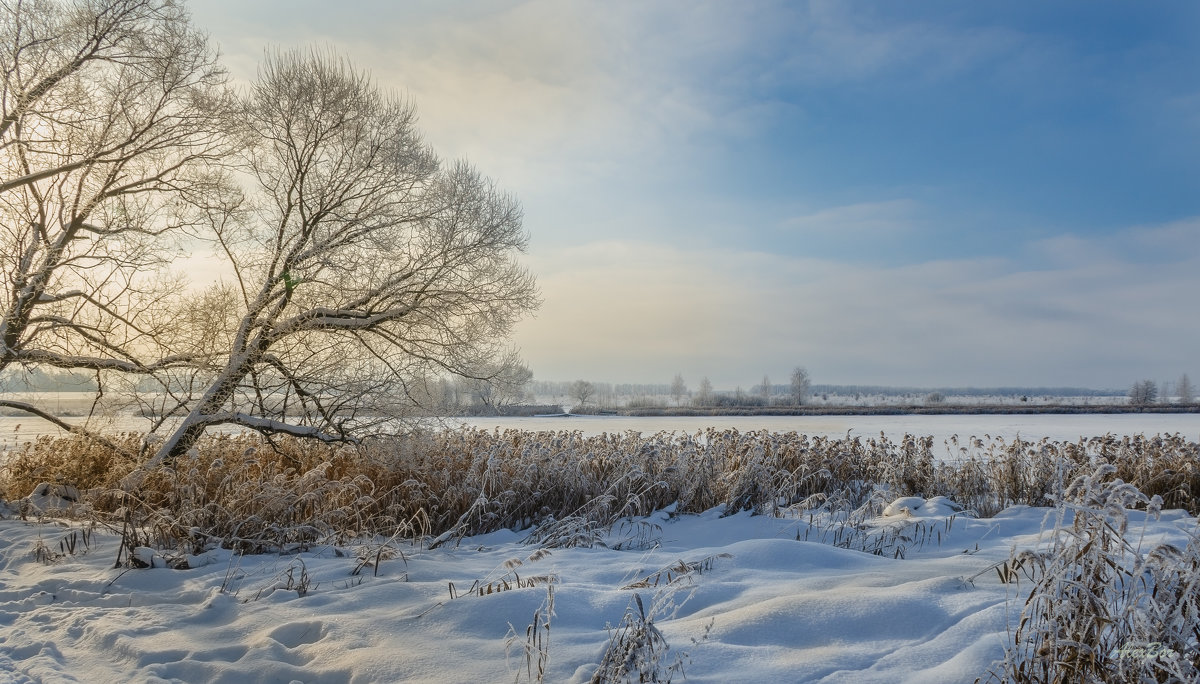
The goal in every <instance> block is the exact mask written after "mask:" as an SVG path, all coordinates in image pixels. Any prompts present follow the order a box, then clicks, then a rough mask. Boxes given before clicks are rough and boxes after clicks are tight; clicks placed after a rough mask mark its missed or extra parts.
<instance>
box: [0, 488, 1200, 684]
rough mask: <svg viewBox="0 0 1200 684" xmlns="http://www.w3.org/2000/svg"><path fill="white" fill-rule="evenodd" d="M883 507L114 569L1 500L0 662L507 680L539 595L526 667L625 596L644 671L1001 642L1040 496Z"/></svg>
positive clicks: (577, 663)
mask: <svg viewBox="0 0 1200 684" xmlns="http://www.w3.org/2000/svg"><path fill="white" fill-rule="evenodd" d="M901 503H907V504H908V506H907V508H908V509H909V512H904V511H899V509H900V506H896V507H894V509H896V511H899V512H897V513H896V514H895V515H893V516H888V517H884V518H879V519H876V521H875V523H874V524H875V525H876V526H877V527H879V528H880V529H882V528H886V527H887V526H889V525H892V526H895V525H901V526H904V525H907V526H908V527H907V529H908V530H909V531H910V533H917V536H919V537H921V538H924V539H926V543H925V544H924V545H923V546H921V547H920V548H917V546H916V545H915V544H914V545H910V546H909V547H908V548H907V549H906V550H905V552H904V553H903V556H904V557H903V558H902V559H897V558H894V557H893V556H894V555H896V554H895V550H894V547H890V548H889V549H888V550H887V552H886V555H884V556H878V555H873V554H870V553H864V552H861V551H853V550H846V549H841V548H835V547H833V546H830V545H826V544H823V543H819V542H817V541H802V540H797V536H799V537H801V538H803V537H804V536H805V534H804V533H805V530H806V529H807V524H806V523H805V522H804V521H802V520H799V519H795V518H786V517H785V518H772V517H768V516H752V515H750V514H748V513H742V514H738V515H733V516H729V517H721V516H720V511H719V510H712V511H709V512H707V513H704V514H702V515H692V516H675V515H672V514H671V513H670V512H669V511H661V512H659V513H656V514H654V515H652V516H650V517H649V518H646V519H643V520H641V521H639V522H640V523H644V524H638V525H633V526H625V527H618V528H616V529H614V530H613V532H614V535H613V536H610V537H609V538H608V545H609V546H617V544H618V542H619V541H621V540H627V543H626V544H625V546H632V547H633V548H628V549H626V550H614V549H612V548H601V547H594V548H574V549H552V550H550V551H549V553H548V554H545V555H544V556H543V555H542V554H539V553H538V548H537V547H534V546H529V545H525V544H522V539H523V538H524V536H525V533H521V532H511V531H504V532H498V533H493V534H489V535H485V536H480V537H473V538H467V539H465V540H463V541H462V543H461V544H459V545H457V546H451V547H440V548H437V549H435V550H428V549H423V548H414V547H409V546H401V547H398V548H399V550H400V551H401V552H402V554H403V555H402V556H396V557H392V558H384V559H382V560H380V562H379V564H378V567H377V568H373V567H371V566H370V565H367V566H364V565H363V563H362V562H361V561H360V559H359V556H360V555H362V556H364V557H368V558H369V559H370V560H371V561H372V562H373V561H374V559H375V556H374V552H375V551H377V549H378V547H377V546H365V547H356V546H354V545H349V546H345V547H340V548H334V547H321V548H314V549H312V550H310V551H308V552H303V553H299V554H296V555H285V556H279V555H261V556H235V555H232V554H231V552H229V551H224V550H215V551H208V552H206V553H204V554H202V555H200V556H198V557H190V558H187V560H188V563H189V565H190V566H191V567H190V569H169V568H166V567H153V568H146V569H125V568H122V569H114V568H113V561H114V559H115V558H116V555H117V549H118V546H119V541H118V538H117V537H115V536H113V535H111V534H108V533H104V532H100V531H97V532H95V533H93V534H92V535H90V538H89V541H90V545H89V546H88V548H87V549H86V552H85V551H84V549H83V548H82V547H83V540H82V535H78V534H77V535H76V546H75V553H74V554H73V555H69V554H65V553H64V551H65V550H66V544H65V543H60V542H62V540H64V539H66V538H69V537H70V536H71V534H72V531H73V530H72V529H71V528H68V527H65V526H62V525H61V524H59V523H56V522H53V521H43V522H26V521H21V520H19V519H15V518H14V517H13V516H12V515H6V516H5V518H6V519H4V520H3V521H0V625H2V626H3V629H2V630H0V672H2V673H3V674H0V679H4V680H5V681H13V682H35V681H41V682H133V681H136V682H161V681H181V682H239V683H240V682H248V681H255V682H292V681H302V682H344V681H348V682H504V681H515V680H516V681H525V677H526V671H525V668H526V662H527V661H526V656H525V650H524V649H525V645H526V644H527V630H528V629H529V628H530V626H531V624H532V623H533V622H534V618H535V612H540V614H541V617H540V618H539V620H538V629H537V630H536V634H535V636H538V637H540V638H541V639H542V641H541V644H543V645H544V646H545V649H544V651H545V653H546V654H547V655H548V670H547V673H546V676H545V681H547V682H586V681H588V680H589V679H590V678H591V676H592V674H593V672H594V671H595V670H596V668H597V667H598V666H599V664H600V663H601V659H602V656H603V653H604V651H605V648H606V645H607V644H608V643H609V640H610V632H609V631H608V630H606V626H607V627H614V628H615V627H618V626H619V625H620V623H621V622H622V618H623V615H625V613H626V610H627V609H631V608H632V610H633V611H634V613H635V614H636V613H637V608H636V604H635V602H634V597H635V596H638V597H639V598H640V600H641V602H642V606H643V608H644V610H645V612H646V613H648V614H652V620H653V624H654V625H655V626H656V627H657V628H658V629H659V630H661V634H662V636H663V637H664V639H665V641H666V642H667V644H669V645H670V650H669V651H667V652H666V653H665V655H663V657H662V658H661V660H660V661H659V666H660V668H661V672H662V673H664V674H665V673H666V671H667V668H669V667H670V666H671V665H672V664H674V663H676V662H678V663H680V664H681V665H682V666H683V668H684V670H683V671H684V674H686V681H690V682H735V681H757V682H921V683H929V682H970V681H973V680H974V679H975V677H977V676H979V675H982V674H985V673H986V672H987V671H988V670H989V668H991V667H993V663H994V661H995V660H996V659H998V658H1000V657H1001V656H1002V654H1003V649H1004V644H1005V642H1006V640H1007V639H1008V633H1007V630H1008V625H1009V624H1010V623H1012V622H1013V621H1014V620H1015V619H1016V617H1017V615H1018V614H1019V611H1020V602H1021V601H1022V600H1023V598H1024V594H1025V593H1026V592H1027V588H1023V587H1022V586H1016V585H1011V584H1008V585H1006V584H1001V583H1000V581H999V576H998V574H997V573H996V572H995V571H994V569H993V566H994V565H995V564H996V563H999V562H1000V561H1002V560H1004V559H1006V558H1007V557H1008V555H1009V552H1010V550H1011V549H1012V548H1014V547H1017V548H1024V547H1030V546H1033V545H1034V544H1036V542H1037V535H1038V534H1039V532H1040V531H1041V530H1042V528H1043V524H1044V518H1045V516H1046V512H1047V510H1046V509H1031V508H1024V507H1018V508H1013V509H1009V510H1007V511H1005V512H1004V513H1002V514H1001V515H999V516H997V517H995V518H991V519H986V520H982V519H971V518H969V517H965V516H962V515H958V516H956V517H955V518H954V519H953V520H950V519H949V518H948V517H947V516H948V514H949V513H950V509H949V507H947V506H946V505H937V504H927V505H925V506H921V507H918V508H916V509H913V508H912V507H913V505H914V504H920V503H921V500H917V501H916V502H901ZM9 513H11V511H10V512H9ZM1135 515H1136V514H1135ZM1134 519H1135V520H1139V519H1140V518H1136V517H1135V518H1134ZM1195 524H1196V522H1195V520H1194V519H1192V518H1189V517H1187V516H1186V515H1184V514H1183V513H1182V512H1179V511H1169V512H1167V513H1165V514H1164V515H1163V517H1162V519H1161V520H1159V521H1157V522H1154V523H1153V524H1152V528H1151V529H1152V535H1151V539H1152V540H1154V541H1158V540H1160V539H1161V540H1170V541H1173V542H1175V543H1177V544H1180V545H1182V544H1183V543H1184V542H1185V537H1184V534H1183V532H1182V530H1183V529H1184V528H1186V527H1188V526H1194V525H1195ZM819 532H820V531H819V530H810V531H809V538H810V539H814V538H817V537H819V536H820V535H819ZM939 535H940V544H939V543H938V541H937V538H938V536H939ZM39 543H41V544H42V545H44V547H45V549H44V550H43V553H42V555H43V559H42V560H41V561H39V559H38V558H36V557H35V556H36V554H35V549H36V548H37V546H38V544H39ZM47 555H49V556H57V558H53V559H48V558H46V556H47ZM539 556H542V557H540V558H539ZM162 560H163V559H161V558H158V559H154V563H155V565H162ZM356 569H357V570H358V572H357V573H356V572H355V571H356ZM376 570H377V573H376ZM518 578H519V579H518ZM302 585H305V586H304V589H305V591H301V590H300V589H301V586H302ZM451 585H453V592H454V594H453V596H455V597H453V598H452V588H451ZM506 585H507V587H509V588H507V589H506V588H505V586H506ZM530 585H532V586H530ZM472 587H475V591H473V592H472V591H471V588H472ZM480 587H490V588H491V591H490V593H489V592H488V591H487V590H485V591H483V592H482V595H480V591H479V588H480ZM548 587H553V615H551V616H550V617H549V629H548V630H547V629H545V624H544V623H545V619H546V618H545V615H546V611H545V605H546V601H547V599H548V597H549V593H548ZM1010 599H1011V600H1012V602H1011V603H1010ZM539 609H541V610H540V611H539ZM541 650H542V649H538V648H534V649H533V653H532V657H531V660H532V663H533V667H534V669H535V671H536V663H537V659H538V654H539V652H540V651H541ZM674 680H675V681H684V677H683V676H682V675H680V674H679V673H676V674H675V675H674ZM635 681H636V678H635Z"/></svg>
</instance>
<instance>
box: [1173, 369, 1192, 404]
mask: <svg viewBox="0 0 1200 684" xmlns="http://www.w3.org/2000/svg"><path fill="white" fill-rule="evenodd" d="M1175 394H1176V396H1178V397H1179V403H1181V404H1190V403H1192V402H1193V401H1195V400H1196V390H1195V389H1194V388H1193V387H1192V381H1191V380H1189V379H1188V376H1187V373H1184V374H1183V375H1181V376H1179V380H1178V381H1177V382H1176V383H1175Z"/></svg>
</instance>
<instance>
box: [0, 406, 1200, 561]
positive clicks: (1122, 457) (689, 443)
mask: <svg viewBox="0 0 1200 684" xmlns="http://www.w3.org/2000/svg"><path fill="white" fill-rule="evenodd" d="M117 439H118V440H119V441H122V442H123V443H125V444H126V445H127V446H131V447H135V446H136V443H137V441H138V440H139V439H141V437H140V436H138V435H129V434H127V435H120V436H118V437H117ZM946 448H947V449H948V450H949V451H948V453H947V454H946V455H945V456H943V457H942V458H937V457H935V455H934V444H933V440H932V439H931V438H928V437H917V436H912V435H905V436H904V437H903V438H901V439H899V440H896V441H892V440H889V439H887V438H886V437H884V436H882V435H881V436H880V437H878V438H867V439H864V438H861V437H853V438H850V437H847V438H840V439H837V438H827V437H810V436H806V435H800V434H796V433H794V432H790V433H775V432H766V431H762V432H738V431H736V430H715V429H709V430H705V431H701V432H697V433H694V434H679V433H663V432H660V433H657V434H652V435H643V434H640V433H635V432H626V433H619V434H604V435H599V436H584V435H582V434H581V433H579V432H522V431H513V430H509V431H503V432H500V431H486V430H462V431H443V432H425V433H414V434H412V435H409V436H406V437H402V438H394V439H388V440H379V441H373V442H368V443H366V444H364V445H361V446H357V447H350V446H326V445H319V444H314V443H310V442H302V441H296V440H292V439H275V440H272V441H270V442H266V441H264V440H263V439H262V438H260V437H257V436H253V435H220V436H211V437H208V438H206V439H205V440H204V441H203V442H201V443H200V444H199V445H198V446H197V447H196V448H195V449H193V450H192V451H191V452H189V453H188V454H187V455H186V456H185V457H183V458H180V459H179V460H178V461H176V463H175V464H174V466H173V467H171V468H158V469H153V470H143V469H141V468H139V466H138V465H137V464H136V463H133V462H131V461H129V460H126V459H123V458H121V457H120V456H118V455H117V454H116V453H114V452H111V451H110V450H106V449H105V448H103V447H100V446H97V445H94V444H92V443H89V442H87V441H85V440H82V439H80V438H76V437H66V438H57V439H55V438H49V437H42V438H39V439H38V440H36V441H34V442H30V443H26V444H25V445H23V446H22V447H21V448H20V449H18V450H15V451H10V452H7V453H6V454H4V461H3V466H2V467H0V497H3V498H4V499H8V500H16V499H19V498H20V497H23V496H25V495H27V494H29V493H30V492H31V491H33V489H34V488H35V486H36V485H38V484H39V483H41V482H50V483H60V484H68V485H72V486H74V487H76V488H78V489H79V490H80V491H81V492H82V493H83V494H82V498H81V501H80V502H79V503H78V504H77V505H76V506H75V507H74V508H73V510H74V511H75V514H77V515H87V516H89V517H93V518H96V519H99V520H101V521H102V522H106V523H108V524H110V525H112V526H114V527H116V526H122V527H130V528H132V529H136V530H139V534H140V535H141V537H142V538H141V539H140V540H139V542H140V543H141V544H143V545H152V546H158V547H162V548H166V547H177V548H179V549H180V550H186V551H188V552H189V553H195V552H196V550H197V549H201V548H204V547H207V546H211V545H215V544H219V545H221V546H224V547H227V548H236V549H239V550H241V551H243V552H251V553H253V552H261V551H269V550H281V549H295V548H303V547H305V546H308V545H311V544H315V543H346V542H348V541H349V540H353V539H358V538H361V537H366V536H374V535H385V536H387V537H391V538H400V539H409V540H414V541H417V540H425V541H426V542H429V543H435V544H443V543H450V542H453V541H454V540H455V539H459V538H461V537H464V536H469V535H474V534H480V533H484V532H489V531H494V530H497V529H501V528H511V529H532V530H534V534H533V536H532V539H533V541H535V542H538V543H541V544H543V545H547V546H555V545H560V546H569V545H580V544H584V545H587V544H589V543H590V542H589V540H592V541H594V540H596V539H598V535H597V534H596V531H597V530H602V529H607V528H608V527H610V526H612V525H613V524H614V523H616V522H617V521H619V520H622V519H627V518H629V517H636V516H642V515H646V514H649V513H650V512H652V511H654V510H658V509H661V508H664V507H666V506H668V505H671V504H676V506H677V509H676V510H677V511H679V512H681V513H687V512H699V511H704V510H708V509H711V508H713V507H718V506H719V507H722V508H723V510H724V511H725V512H726V513H728V514H732V513H736V512H740V511H753V512H755V513H759V514H776V513H779V512H781V511H783V510H787V509H797V508H799V509H811V508H814V507H819V506H822V505H823V506H825V507H826V508H828V507H829V506H830V502H836V503H837V506H839V507H840V509H845V510H847V511H853V510H860V509H862V510H873V509H872V508H870V507H872V506H873V507H879V504H880V503H886V499H887V498H889V497H891V498H894V497H899V496H924V497H933V496H946V497H948V498H950V499H952V500H953V501H956V502H958V503H959V504H960V505H962V506H964V507H965V508H966V509H967V510H968V512H973V513H974V514H976V515H980V516H990V515H993V514H995V513H996V512H998V511H1000V510H1002V509H1003V508H1005V507H1007V506H1010V505H1012V504H1028V505H1034V506H1044V505H1049V504H1051V503H1052V502H1053V501H1054V500H1055V499H1056V497H1058V496H1059V494H1061V492H1062V491H1063V490H1064V488H1065V485H1064V484H1063V483H1071V482H1072V481H1074V480H1075V479H1076V478H1078V477H1079V476H1081V475H1084V474H1088V473H1091V472H1092V471H1093V470H1094V469H1095V467H1097V466H1099V465H1108V466H1110V467H1111V468H1112V470H1113V477H1116V478H1120V479H1121V480H1122V481H1124V482H1126V483H1129V484H1130V485H1132V486H1134V487H1136V488H1137V489H1138V490H1140V491H1142V492H1144V493H1145V494H1146V495H1147V496H1157V497H1159V498H1160V499H1161V501H1162V505H1163V506H1164V507H1166V508H1185V509H1187V510H1188V511H1190V512H1192V513H1197V512H1198V511H1200V445H1197V444H1196V443H1195V442H1190V441H1187V440H1185V439H1184V438H1182V437H1180V436H1178V435H1165V436H1163V435H1158V436H1154V437H1146V436H1141V435H1139V436H1134V437H1125V438H1121V439H1117V438H1114V437H1111V436H1105V437H1095V438H1091V439H1081V440H1080V441H1078V442H1055V441H1050V440H1041V441H1038V442H1027V441H1021V440H1014V441H1011V442H1006V441H1004V440H1002V439H998V438H997V439H986V440H984V439H971V440H968V441H967V442H966V443H964V444H960V443H959V441H958V440H957V439H954V440H952V441H951V443H950V444H948V445H946ZM133 450H135V449H133ZM864 506H867V507H868V508H867V509H863V507H864Z"/></svg>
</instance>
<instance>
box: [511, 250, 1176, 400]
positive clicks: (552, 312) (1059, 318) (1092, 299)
mask: <svg viewBox="0 0 1200 684" xmlns="http://www.w3.org/2000/svg"><path fill="white" fill-rule="evenodd" d="M533 268H534V270H535V272H537V273H539V278H540V282H541V284H542V287H543V290H544V295H545V299H546V304H545V307H544V309H543V311H542V312H541V313H540V315H539V317H538V318H537V319H536V320H534V321H530V322H527V323H525V324H522V326H521V327H520V329H519V332H518V336H517V337H518V342H519V344H520V345H521V346H522V347H523V349H524V351H525V354H526V356H527V358H528V359H529V361H530V363H531V364H532V367H533V368H534V371H535V373H537V374H538V375H539V376H540V377H543V378H547V379H552V378H556V379H565V378H571V377H589V378H592V379H597V380H612V381H654V380H662V381H665V380H664V378H669V377H670V375H671V374H672V373H674V372H676V371H683V372H684V373H685V375H687V376H688V377H691V378H697V379H698V378H699V377H700V376H702V375H707V376H709V377H711V378H712V379H713V381H714V382H717V383H718V385H723V386H728V387H732V386H734V385H736V384H743V385H746V386H748V385H749V384H752V383H753V382H755V381H757V379H759V378H761V377H762V374H764V373H767V374H771V375H778V376H780V377H782V376H783V374H786V373H787V372H788V371H789V370H790V368H792V367H793V366H795V365H797V364H803V365H806V366H808V367H809V369H810V370H811V371H812V372H813V374H814V379H815V380H816V381H818V382H844V383H879V384H919V385H935V384H950V385H1041V384H1045V385H1057V384H1072V385H1083V386H1108V387H1121V386H1124V385H1125V384H1126V383H1127V382H1132V381H1133V380H1134V379H1137V378H1139V377H1160V376H1161V377H1175V376H1176V375H1178V373H1180V372H1188V371H1189V366H1188V364H1190V363H1193V357H1194V349H1195V344H1196V342H1197V341H1198V340H1200V321H1197V320H1196V318H1195V316H1192V315H1189V314H1188V312H1189V311H1193V310H1194V304H1193V303H1192V299H1193V293H1194V292H1196V291H1200V260H1198V259H1196V258H1192V259H1189V260H1187V261H1186V262H1180V263H1177V264H1174V265H1171V266H1168V267H1165V268H1164V267H1162V266H1155V267H1145V266H1142V265H1139V264H1136V263H1130V262H1122V261H1113V262H1111V263H1108V264H1106V265H1103V266H1097V267H1092V266H1088V265H1071V266H1064V267H1061V268H1054V269H1047V270H1037V271H1031V270H1024V269H1022V267H1021V265H1020V264H1016V263H1012V262H1010V261H1006V260H1001V259H963V260H950V261H937V262H929V263H924V264H917V265H910V266H904V267H895V268H887V269H880V268H869V267H864V266H860V265H854V264H849V263H842V262H837V261H827V260H826V261H819V260H805V259H795V258H789V257H784V256H776V255H769V254H762V253H755V252H729V251H720V250H697V249H689V248H686V247H678V246H669V245H662V244H653V243H613V242H608V243H595V244H591V245H584V246H580V247H577V248H573V249H569V250H562V251H557V252H554V253H551V254H546V255H543V256H542V257H540V258H539V259H537V260H536V262H535V263H534V264H533ZM1192 372H1194V369H1192Z"/></svg>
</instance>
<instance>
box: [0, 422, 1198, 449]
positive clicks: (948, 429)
mask: <svg viewBox="0 0 1200 684" xmlns="http://www.w3.org/2000/svg"><path fill="white" fill-rule="evenodd" d="M453 421H460V422H461V423H462V424H465V425H470V426H474V427H479V428H484V429H488V430H491V429H493V428H499V429H501V430H507V429H516V430H532V431H545V430H578V431H580V432H582V433H583V434H585V435H598V434H600V433H603V432H625V431H628V430H633V431H636V432H642V433H646V434H652V433H655V432H659V431H667V432H687V433H695V432H697V431H700V430H704V429H705V428H709V427H713V428H717V429H720V430H724V429H735V430H739V431H741V432H747V431H751V430H771V431H776V432H791V431H795V432H799V433H803V434H808V435H814V436H825V437H844V436H845V435H846V434H847V433H849V434H850V436H852V437H874V436H877V435H879V433H881V432H882V433H883V434H884V435H886V436H887V437H888V438H889V439H893V440H894V439H897V438H899V437H902V436H903V435H904V434H905V433H909V434H913V435H918V436H932V437H933V438H934V444H935V445H938V449H940V445H941V444H942V442H943V441H945V440H947V439H949V438H950V436H951V435H958V437H959V439H960V440H965V439H966V438H968V437H972V436H975V437H984V436H985V435H986V436H991V437H1003V438H1004V439H1005V440H1012V439H1013V438H1014V437H1017V436H1020V437H1021V438H1022V439H1027V440H1037V439H1041V438H1042V437H1049V438H1050V439H1053V440H1057V441H1076V440H1078V439H1079V438H1080V437H1097V436H1100V435H1104V434H1108V433H1112V434H1113V435H1117V436H1122V435H1134V434H1139V433H1141V434H1147V435H1153V434H1175V433H1179V434H1182V435H1183V436H1184V437H1186V438H1188V439H1190V440H1194V441H1200V414H1196V413H1119V414H1067V415H1052V414H1040V415H910V416H894V415H893V416H703V417H696V416H680V417H672V416H655V417H645V418H631V417H624V416H570V417H566V418H495V417H493V418H469V419H453ZM453 421H448V424H452V425H453V424H456V423H455V422H453ZM146 425H147V422H146V421H145V420H143V419H138V418H132V417H125V418H110V419H105V420H101V421H98V422H94V423H93V427H95V428H98V429H100V430H102V431H108V432H119V431H129V430H132V431H141V430H145V429H146ZM18 426H19V427H18ZM47 433H48V434H58V430H57V429H56V428H54V426H52V425H50V424H48V423H45V422H44V421H41V420H37V419H30V418H13V417H3V418H0V449H3V448H5V447H12V446H14V445H16V444H19V443H21V442H25V441H28V440H31V439H33V438H35V437H37V436H38V435H40V434H47ZM935 453H937V450H936V449H935Z"/></svg>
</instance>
